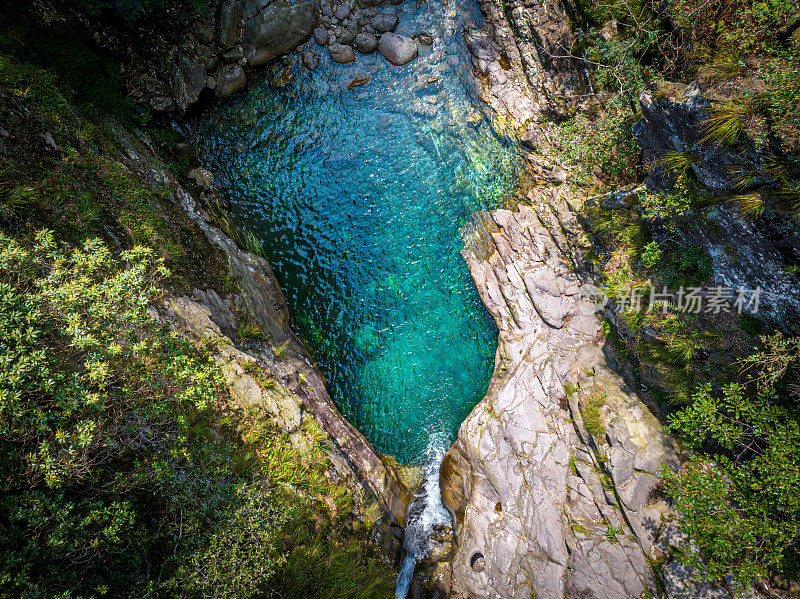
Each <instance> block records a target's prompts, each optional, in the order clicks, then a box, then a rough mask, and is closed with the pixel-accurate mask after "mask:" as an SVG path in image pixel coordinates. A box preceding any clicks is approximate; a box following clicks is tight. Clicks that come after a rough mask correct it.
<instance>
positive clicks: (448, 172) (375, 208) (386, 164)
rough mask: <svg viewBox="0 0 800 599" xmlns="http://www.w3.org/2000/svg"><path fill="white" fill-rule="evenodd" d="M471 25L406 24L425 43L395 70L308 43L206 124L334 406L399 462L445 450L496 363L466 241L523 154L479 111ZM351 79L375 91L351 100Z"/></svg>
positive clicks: (433, 11) (429, 10) (424, 18)
mask: <svg viewBox="0 0 800 599" xmlns="http://www.w3.org/2000/svg"><path fill="white" fill-rule="evenodd" d="M408 6H409V10H410V9H411V8H413V6H412V5H411V4H409V5H408ZM478 18H479V17H478V12H477V8H476V7H475V6H474V4H465V5H462V4H459V3H456V4H455V5H453V4H451V5H450V6H449V7H443V6H441V5H433V3H427V4H424V5H423V7H422V9H421V11H419V12H414V13H408V14H407V13H403V14H402V15H401V27H406V28H407V29H408V31H409V32H410V33H413V32H416V31H427V32H428V33H430V34H432V35H433V37H434V40H435V42H434V45H433V47H432V48H431V49H429V50H428V49H425V48H422V50H423V52H422V53H421V55H420V58H418V59H417V60H416V61H414V62H413V63H411V64H409V65H407V66H405V67H399V68H398V67H391V66H389V65H388V64H387V63H386V62H385V61H384V60H383V59H382V58H381V57H380V56H379V55H377V54H376V55H372V56H358V58H357V62H356V63H355V64H351V65H337V64H334V63H331V62H330V61H329V59H328V57H327V53H326V52H325V51H320V49H319V48H317V47H316V46H315V45H314V44H313V42H311V43H310V44H309V45H310V46H313V47H314V49H315V51H317V52H318V53H319V54H320V55H321V59H322V60H321V64H320V66H319V68H318V69H317V70H316V71H315V72H313V73H309V72H308V71H303V70H302V69H301V68H299V66H298V65H297V59H294V60H295V63H294V64H295V68H296V72H297V76H296V77H295V78H294V79H293V80H292V82H291V83H290V84H289V85H288V86H286V87H284V88H282V89H274V88H273V87H271V86H270V85H269V83H268V80H269V75H265V76H264V78H263V79H262V80H260V81H259V80H258V79H257V78H255V77H252V78H251V84H250V86H249V88H248V91H247V92H245V93H244V94H242V95H240V96H238V97H236V98H234V99H233V100H229V101H227V102H225V103H220V104H219V105H218V106H216V107H215V108H214V109H213V110H210V111H209V112H208V113H207V114H206V115H205V116H203V117H202V119H201V122H200V123H199V129H200V131H199V133H200V134H199V135H198V139H199V140H200V141H199V142H198V143H199V144H200V145H199V150H200V153H201V156H202V157H203V159H204V161H205V163H206V164H207V165H208V166H209V168H211V169H212V170H213V171H214V172H215V174H216V176H217V180H218V182H219V183H220V184H221V185H222V186H223V187H225V188H227V190H228V192H229V195H230V198H231V201H232V210H233V212H234V213H235V215H236V217H237V218H238V219H239V220H240V221H243V222H244V223H246V224H247V225H249V226H250V227H251V228H252V229H253V230H254V231H255V232H256V233H257V234H258V235H259V237H260V238H261V239H262V240H263V242H264V247H265V250H266V254H267V257H268V259H269V261H270V262H271V264H272V265H273V268H274V269H275V272H276V273H277V275H278V277H279V279H280V282H281V284H282V286H283V289H284V291H285V293H286V297H287V300H288V302H289V305H290V309H291V311H292V314H293V316H294V318H295V319H296V322H297V324H298V326H299V328H300V329H301V332H302V333H303V335H304V336H305V337H306V338H307V339H308V340H309V341H310V342H311V344H312V346H313V349H314V352H315V356H314V357H315V359H316V360H317V362H318V365H319V366H320V368H321V370H322V371H323V373H324V375H325V376H326V379H327V382H328V387H329V390H330V392H331V394H332V396H333V398H334V400H335V401H336V402H337V405H339V407H340V409H341V410H342V411H343V412H344V414H345V415H346V416H347V417H348V418H349V419H350V421H351V422H353V423H354V424H355V425H356V426H357V427H358V428H359V429H360V430H361V431H362V432H363V433H364V435H365V436H366V437H367V438H368V439H369V440H370V441H371V442H372V443H373V444H374V445H375V446H376V447H377V448H378V449H379V450H381V451H383V452H385V453H389V454H391V455H393V456H395V457H396V458H397V459H398V460H400V461H403V462H414V461H420V460H421V459H422V458H423V456H424V454H425V450H426V448H427V447H428V444H429V441H430V439H431V438H432V437H436V438H437V439H439V441H440V442H445V443H447V442H451V441H452V440H453V439H454V437H455V433H456V431H457V429H458V426H459V424H460V423H461V422H462V421H463V420H464V418H465V417H466V416H467V414H468V413H469V412H470V410H471V409H472V408H473V407H474V406H475V404H476V403H477V402H478V401H479V400H480V399H481V397H482V396H483V395H484V394H485V392H486V387H487V385H488V382H489V378H490V376H491V371H492V366H493V360H494V352H495V348H496V341H497V331H496V329H495V328H494V325H493V324H492V322H491V319H490V318H489V315H488V314H487V312H486V310H485V308H484V307H483V305H482V304H481V301H480V298H479V297H478V294H477V291H476V289H475V286H474V283H473V281H472V279H471V278H470V275H469V272H468V269H467V267H466V265H465V263H464V261H463V259H462V258H461V256H460V250H461V248H462V247H463V243H462V241H461V239H460V238H459V229H460V228H461V227H462V226H463V225H464V224H465V223H466V222H467V221H468V220H469V218H470V215H471V214H472V213H473V212H474V211H476V210H486V209H490V208H492V207H494V206H496V205H497V204H498V202H500V201H501V200H502V199H503V198H504V197H505V196H506V195H507V194H508V193H509V192H510V190H511V187H512V185H513V181H514V168H515V164H516V160H517V155H516V150H515V148H514V147H513V146H512V145H510V144H509V143H507V142H505V141H503V140H501V139H499V138H498V137H497V136H496V135H495V134H494V133H493V131H492V128H491V126H490V125H489V123H488V122H487V121H486V120H485V118H484V117H483V116H482V114H481V112H480V110H478V108H477V107H476V102H477V100H476V99H475V97H474V90H473V87H472V81H471V77H472V75H471V67H470V65H469V63H468V58H467V55H466V51H465V48H464V44H463V41H462V36H461V31H462V30H463V28H464V27H465V26H466V25H469V24H472V23H473V22H475V20H477V19H478ZM356 74H360V75H366V76H368V77H369V78H370V80H369V82H368V83H367V84H366V85H364V86H361V87H356V88H354V89H353V90H347V89H346V86H347V83H348V82H349V81H351V80H352V78H353V77H354V76H355V75H356ZM433 78H438V81H434V82H432V83H426V82H427V81H428V80H429V79H433Z"/></svg>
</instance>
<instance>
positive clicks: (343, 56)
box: [328, 43, 356, 63]
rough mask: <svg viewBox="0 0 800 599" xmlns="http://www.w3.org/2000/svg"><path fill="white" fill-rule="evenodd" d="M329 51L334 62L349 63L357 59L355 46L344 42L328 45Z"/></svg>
mask: <svg viewBox="0 0 800 599" xmlns="http://www.w3.org/2000/svg"><path fill="white" fill-rule="evenodd" d="M328 52H330V55H331V60H333V62H339V63H348V62H353V61H354V60H355V59H356V55H355V53H354V52H353V48H351V47H350V46H345V45H344V44H340V43H335V44H331V45H330V46H328Z"/></svg>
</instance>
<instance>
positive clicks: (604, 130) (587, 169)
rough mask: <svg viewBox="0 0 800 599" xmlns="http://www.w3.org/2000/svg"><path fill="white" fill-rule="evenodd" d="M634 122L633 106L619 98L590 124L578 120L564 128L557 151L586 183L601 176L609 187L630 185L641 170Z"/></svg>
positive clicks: (561, 127) (560, 134) (577, 118)
mask: <svg viewBox="0 0 800 599" xmlns="http://www.w3.org/2000/svg"><path fill="white" fill-rule="evenodd" d="M634 120H635V115H634V113H633V111H632V110H631V107H630V103H629V102H627V101H626V100H624V99H621V98H616V99H614V100H612V101H611V102H609V103H608V104H607V105H606V106H605V108H604V111H603V113H602V114H601V116H599V117H598V118H596V119H595V120H593V121H591V122H587V121H586V119H585V118H583V117H575V118H573V119H571V120H569V121H567V122H566V123H564V124H563V125H561V126H560V127H559V128H558V129H557V130H556V139H555V146H556V149H557V151H558V153H559V154H560V156H561V158H562V159H563V160H565V161H566V162H568V163H570V164H572V165H574V166H575V168H576V169H577V172H578V175H579V177H580V178H582V179H584V180H588V178H589V177H590V176H591V174H592V173H593V172H599V173H601V176H602V178H603V180H604V182H606V183H607V184H612V183H613V184H624V183H630V182H632V181H634V180H635V178H636V175H637V173H638V172H639V170H640V159H639V154H640V152H639V148H638V146H637V145H636V142H635V141H634V139H633V136H632V135H631V127H632V125H633V122H634Z"/></svg>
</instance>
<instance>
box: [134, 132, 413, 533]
mask: <svg viewBox="0 0 800 599" xmlns="http://www.w3.org/2000/svg"><path fill="white" fill-rule="evenodd" d="M119 141H120V143H121V144H122V146H123V149H124V153H125V155H126V156H127V157H128V159H129V163H128V164H127V165H126V166H127V167H128V168H129V169H130V170H131V171H132V172H134V173H136V174H137V175H139V176H141V177H143V178H146V180H148V181H150V182H151V183H152V185H153V186H156V187H157V188H158V189H165V188H166V189H169V191H170V196H169V198H168V199H165V200H164V201H165V202H171V203H172V204H174V206H171V208H170V209H171V210H172V209H175V210H176V211H177V212H179V213H184V214H186V215H187V216H188V219H186V220H188V222H189V224H186V223H183V222H181V224H180V226H182V227H183V228H185V229H186V235H187V236H192V237H196V236H202V237H205V238H207V240H208V243H209V244H210V246H211V247H212V248H213V249H214V251H215V254H214V255H213V257H211V258H209V260H208V262H209V263H212V262H213V263H215V264H216V263H218V262H219V263H222V264H225V265H226V273H227V274H226V277H229V279H228V280H234V281H236V286H235V289H236V290H235V291H231V290H230V289H227V288H225V289H219V290H217V289H214V288H211V287H207V288H206V287H204V288H202V289H192V293H191V297H189V296H180V297H172V298H168V299H167V300H165V302H164V304H163V305H162V306H159V307H158V310H157V313H158V316H159V317H160V318H163V319H164V320H166V321H167V322H169V323H170V325H171V326H172V328H173V329H175V330H176V331H178V332H179V333H180V334H182V335H185V336H187V337H188V338H190V339H192V340H193V341H195V342H199V341H200V340H201V339H204V340H206V341H209V342H210V345H209V347H212V348H213V352H214V355H215V357H216V359H217V360H218V361H219V362H220V364H221V366H222V368H223V372H224V374H225V376H226V379H227V382H228V385H229V387H230V390H231V393H232V394H233V396H234V397H236V398H237V399H238V400H239V401H240V402H241V403H242V404H243V405H245V406H247V405H253V404H258V405H260V406H264V407H265V408H266V409H267V410H268V412H269V414H270V417H271V418H272V419H273V420H274V421H275V423H276V424H277V425H278V426H280V427H281V428H282V429H283V430H284V431H286V432H287V433H289V435H290V438H292V433H293V432H295V431H297V429H298V427H299V426H300V423H301V422H302V421H304V420H306V419H310V418H311V419H315V420H316V421H317V422H318V423H319V424H320V426H321V428H322V429H323V430H324V431H325V433H326V434H327V436H328V437H329V441H330V448H331V454H330V457H331V460H332V463H333V468H334V470H335V471H336V472H338V475H337V476H339V477H342V478H344V479H346V480H347V481H349V483H350V485H351V488H352V489H353V492H354V496H355V499H356V500H357V501H360V499H358V498H359V497H360V496H362V494H365V496H366V497H374V498H375V499H376V500H377V501H378V502H379V504H380V505H381V506H382V508H383V510H384V512H385V514H386V516H387V521H388V522H389V523H390V525H391V526H392V527H393V528H396V527H397V526H398V525H402V524H403V523H404V521H405V514H406V511H407V509H408V504H409V502H410V499H411V497H410V493H409V492H408V490H407V489H406V487H405V486H404V485H403V483H402V482H401V479H400V476H399V475H398V473H397V472H396V470H395V467H394V466H393V465H392V464H391V463H389V462H388V461H387V462H385V461H384V460H383V459H382V458H381V456H380V455H379V454H378V453H377V452H376V451H375V450H374V449H373V448H372V446H371V445H370V444H369V443H368V442H367V440H366V439H365V438H364V437H363V435H361V433H359V432H358V431H357V430H356V429H355V428H354V427H353V426H352V425H351V424H350V423H349V422H347V420H346V419H345V418H344V417H343V416H342V414H341V413H340V412H339V411H338V409H337V408H336V406H335V405H334V403H333V401H332V400H331V398H330V396H329V395H328V393H327V391H326V390H325V383H324V381H323V379H322V376H321V375H320V374H319V372H318V371H317V370H316V368H315V367H314V366H313V361H312V360H311V357H310V356H309V354H308V352H307V351H306V349H305V348H304V346H303V345H302V344H300V343H299V342H298V341H297V339H296V338H295V337H294V334H293V333H292V330H291V328H290V318H289V313H288V309H287V307H286V302H285V299H284V297H283V293H282V291H281V289H280V286H279V285H278V282H277V279H276V278H275V275H274V273H273V272H272V269H271V268H270V266H269V264H268V263H267V262H266V261H265V260H264V259H263V258H260V257H258V256H255V255H253V254H250V253H248V252H245V251H243V250H241V249H239V248H238V247H237V246H236V244H235V243H234V242H233V241H232V240H231V239H230V238H228V237H227V236H226V235H225V234H224V233H223V232H222V231H221V230H220V229H218V228H216V227H215V226H213V225H212V224H210V223H209V222H208V220H207V219H208V215H207V214H205V213H204V212H203V211H202V210H201V209H200V208H199V206H198V204H197V202H196V200H195V199H194V197H192V196H191V195H190V194H189V193H188V192H187V191H186V190H185V189H184V188H183V187H181V185H180V184H179V183H178V182H177V181H176V180H175V178H174V177H173V175H172V174H171V173H170V172H169V171H167V170H165V169H164V167H163V166H162V165H161V164H160V163H159V164H157V163H154V162H152V160H151V159H150V158H149V156H150V153H149V152H150V150H149V149H148V148H146V147H145V146H144V145H143V144H141V142H139V140H137V139H135V138H133V137H131V136H129V135H127V134H122V133H121V134H120V138H119ZM206 178H209V177H208V176H206ZM209 184H210V182H209ZM190 225H191V226H190ZM176 226H178V225H177V224H176ZM240 319H244V320H245V322H247V323H249V324H252V325H256V326H257V327H258V328H259V330H260V331H261V337H262V338H261V339H259V340H247V341H243V340H241V339H239V341H235V340H236V339H237V338H238V335H237V323H238V322H240ZM281 347H282V348H283V349H282V350H281V352H280V353H278V352H277V351H276V348H281ZM261 369H264V371H265V372H269V373H270V375H269V376H270V378H271V379H272V381H273V383H272V384H271V385H262V384H260V383H259V381H258V375H257V374H255V373H257V372H259V371H261ZM298 437H299V435H298ZM299 442H300V439H298V443H299ZM299 449H302V448H299Z"/></svg>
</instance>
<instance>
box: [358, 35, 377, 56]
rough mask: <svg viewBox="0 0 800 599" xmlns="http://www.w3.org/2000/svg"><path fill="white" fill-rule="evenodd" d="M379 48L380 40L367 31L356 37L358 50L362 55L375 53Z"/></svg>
mask: <svg viewBox="0 0 800 599" xmlns="http://www.w3.org/2000/svg"><path fill="white" fill-rule="evenodd" d="M377 47H378V38H377V37H375V36H374V35H372V34H371V33H369V32H367V31H363V32H361V33H359V34H358V35H357V36H356V50H358V51H359V52H361V53H362V54H370V53H372V52H375V49H376V48H377Z"/></svg>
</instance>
